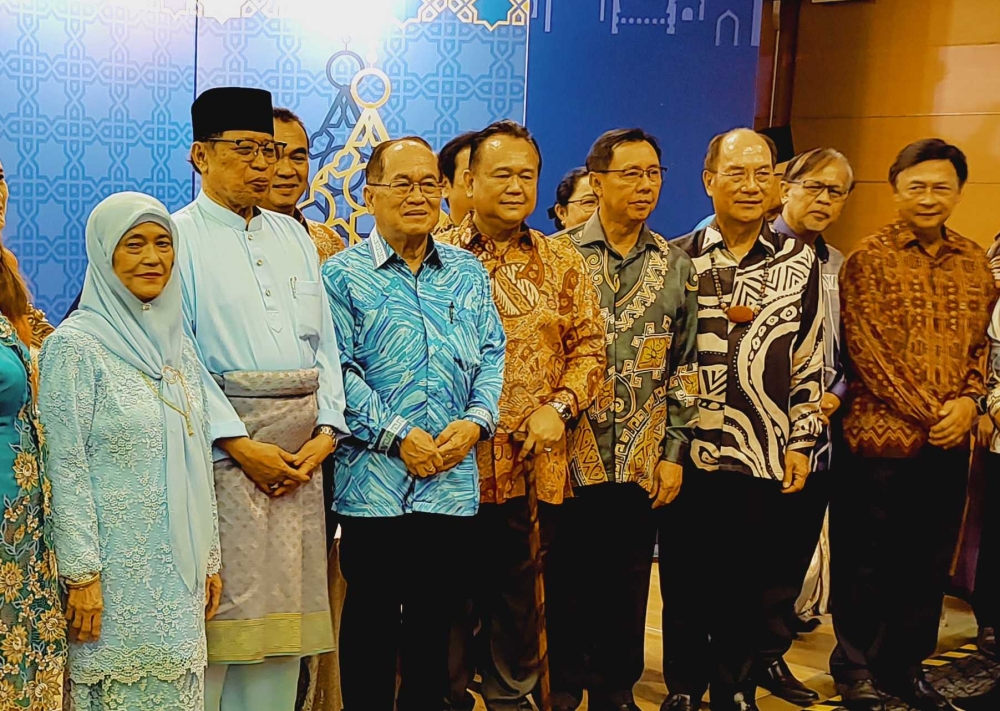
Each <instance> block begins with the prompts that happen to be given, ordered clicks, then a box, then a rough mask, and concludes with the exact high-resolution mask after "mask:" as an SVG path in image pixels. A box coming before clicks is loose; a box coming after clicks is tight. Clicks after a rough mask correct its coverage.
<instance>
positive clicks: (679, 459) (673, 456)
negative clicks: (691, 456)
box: [663, 439, 690, 464]
mask: <svg viewBox="0 0 1000 711" xmlns="http://www.w3.org/2000/svg"><path fill="white" fill-rule="evenodd" d="M689 450H690V445H689V444H688V443H687V442H685V441H684V440H680V439H667V440H666V441H665V442H664V443H663V461H665V462H673V463H674V464H684V463H685V462H686V461H687V457H688V451H689Z"/></svg>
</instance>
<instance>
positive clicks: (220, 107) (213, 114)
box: [191, 86, 274, 141]
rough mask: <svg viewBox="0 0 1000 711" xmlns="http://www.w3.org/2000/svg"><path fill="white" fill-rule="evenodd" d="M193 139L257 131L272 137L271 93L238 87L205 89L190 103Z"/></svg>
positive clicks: (199, 139) (202, 139) (201, 139)
mask: <svg viewBox="0 0 1000 711" xmlns="http://www.w3.org/2000/svg"><path fill="white" fill-rule="evenodd" d="M191 128H192V133H193V134H194V140H196V141H204V140H205V139H206V138H208V137H209V136H212V135H214V134H217V133H224V132H226V131H259V132H260V133H269V134H271V135H272V136H273V135H274V117H273V114H272V108H271V92H269V91H266V90H264V89H248V88H245V87H241V86H220V87H218V88H216V89H208V90H206V91H204V92H202V94H201V96H199V97H198V98H197V99H195V100H194V103H193V104H191Z"/></svg>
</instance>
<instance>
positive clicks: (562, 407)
mask: <svg viewBox="0 0 1000 711" xmlns="http://www.w3.org/2000/svg"><path fill="white" fill-rule="evenodd" d="M548 405H549V407H551V408H552V409H553V410H555V411H556V412H558V413H559V417H560V418H561V419H562V421H563V422H569V421H570V420H571V419H572V418H573V411H572V410H570V409H569V405H567V404H566V403H564V402H559V401H558V400H551V401H550V402H549V403H548Z"/></svg>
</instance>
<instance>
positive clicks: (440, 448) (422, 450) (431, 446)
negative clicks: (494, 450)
mask: <svg viewBox="0 0 1000 711" xmlns="http://www.w3.org/2000/svg"><path fill="white" fill-rule="evenodd" d="M481 435H482V430H481V429H480V427H479V425H477V424H476V423H475V422H470V421H469V420H455V421H454V422H451V423H449V424H448V426H447V427H445V428H444V430H443V431H442V432H441V434H439V435H438V436H437V437H432V436H431V435H430V434H429V433H428V432H427V431H425V430H422V429H420V428H419V427H414V428H413V429H411V430H410V431H409V433H408V434H407V435H406V437H405V438H404V439H403V441H402V442H401V443H400V445H399V458H400V459H402V460H403V464H405V465H406V470H407V471H408V472H409V473H410V474H411V475H413V476H415V477H417V478H418V479H426V478H427V477H432V476H435V475H437V474H440V473H441V472H446V471H448V470H449V469H452V468H454V467H456V466H457V465H458V464H459V463H460V462H461V461H462V460H463V459H465V458H466V457H467V456H468V455H469V452H471V451H472V448H473V447H475V446H476V442H478V441H479V438H480V436H481Z"/></svg>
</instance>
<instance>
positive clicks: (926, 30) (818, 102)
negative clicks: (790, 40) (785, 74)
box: [792, 0, 1000, 249]
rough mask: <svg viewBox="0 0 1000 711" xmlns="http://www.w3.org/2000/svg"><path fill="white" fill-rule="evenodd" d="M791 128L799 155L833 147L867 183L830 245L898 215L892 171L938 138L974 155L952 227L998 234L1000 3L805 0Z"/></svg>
mask: <svg viewBox="0 0 1000 711" xmlns="http://www.w3.org/2000/svg"><path fill="white" fill-rule="evenodd" d="M792 128H793V131H794V134H795V142H796V147H797V148H799V149H800V150H805V149H808V148H814V147H816V146H819V145H831V146H834V147H836V148H838V149H840V150H841V151H843V152H844V153H845V154H847V155H848V157H850V158H851V161H852V163H853V164H854V166H855V169H856V173H857V177H858V180H859V181H860V182H859V185H858V187H857V189H856V190H855V193H854V195H852V197H851V201H850V203H849V204H848V205H847V208H846V210H845V213H844V217H843V218H842V220H841V222H840V224H838V225H837V226H836V227H835V228H834V229H833V230H832V231H831V234H830V238H831V241H833V242H834V243H835V244H838V245H839V246H842V247H845V248H848V249H849V248H850V247H851V246H852V245H853V244H854V243H856V242H857V240H858V239H860V238H861V237H863V236H865V235H866V234H869V233H871V232H872V231H874V230H876V229H878V227H879V226H881V225H882V224H884V223H885V222H886V221H887V220H889V219H891V217H892V214H893V211H894V208H893V201H892V189H891V187H890V186H889V185H888V184H887V182H886V173H887V172H888V168H889V165H890V164H891V163H892V160H893V159H894V158H895V156H896V154H897V153H898V152H899V150H900V149H901V148H902V147H903V146H905V145H906V144H907V143H909V142H911V141H914V140H917V139H919V138H926V137H930V136H939V137H941V138H944V139H945V140H948V141H951V142H953V143H955V144H956V145H958V146H960V147H961V148H962V149H963V150H964V151H965V153H966V155H968V157H969V164H970V181H969V184H968V185H967V186H966V191H965V198H964V200H963V202H962V204H961V205H960V206H959V208H958V209H957V210H956V212H955V215H954V217H953V218H952V223H951V225H952V227H954V228H955V229H957V230H958V231H959V232H962V233H963V234H965V235H966V236H968V237H970V238H972V239H975V240H977V241H978V242H980V243H982V244H983V245H987V244H989V243H990V241H991V240H992V237H993V236H994V235H995V234H996V233H997V232H1000V0H919V1H914V0H859V1H858V2H849V3H834V4H815V3H812V2H808V1H807V0H802V12H801V18H800V23H799V42H798V53H797V56H796V83H795V100H794V104H793V118H792Z"/></svg>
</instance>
